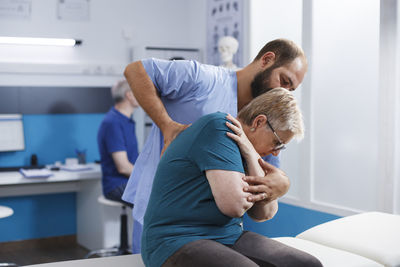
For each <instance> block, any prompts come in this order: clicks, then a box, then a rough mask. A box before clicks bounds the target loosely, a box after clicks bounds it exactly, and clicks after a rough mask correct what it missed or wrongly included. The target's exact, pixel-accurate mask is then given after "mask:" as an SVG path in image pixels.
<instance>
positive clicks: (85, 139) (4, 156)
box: [0, 114, 104, 167]
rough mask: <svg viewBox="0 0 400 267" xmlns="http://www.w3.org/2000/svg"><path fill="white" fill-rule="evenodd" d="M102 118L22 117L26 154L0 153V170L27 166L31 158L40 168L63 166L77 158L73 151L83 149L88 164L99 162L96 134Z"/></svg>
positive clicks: (88, 115)
mask: <svg viewBox="0 0 400 267" xmlns="http://www.w3.org/2000/svg"><path fill="white" fill-rule="evenodd" d="M103 117H104V114H53V115H23V123H24V133H25V150H24V151H16V152H0V167H9V166H22V165H29V164H30V157H31V155H32V154H36V155H37V156H38V160H39V164H52V163H54V162H55V161H61V162H64V160H65V158H71V157H76V154H75V149H80V150H82V149H86V150H87V152H86V160H87V162H94V161H95V160H100V156H99V151H98V148H97V141H96V138H97V130H98V129H99V126H100V123H101V121H102V119H103Z"/></svg>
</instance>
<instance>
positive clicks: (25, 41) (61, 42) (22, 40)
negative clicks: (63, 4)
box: [0, 36, 82, 46]
mask: <svg viewBox="0 0 400 267" xmlns="http://www.w3.org/2000/svg"><path fill="white" fill-rule="evenodd" d="M0 44H16V45H50V46H76V45H80V44H82V40H75V39H61V38H33V37H2V36H0Z"/></svg>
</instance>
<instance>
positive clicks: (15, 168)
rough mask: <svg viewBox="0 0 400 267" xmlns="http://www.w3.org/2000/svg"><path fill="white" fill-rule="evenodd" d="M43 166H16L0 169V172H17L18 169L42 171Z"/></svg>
mask: <svg viewBox="0 0 400 267" xmlns="http://www.w3.org/2000/svg"><path fill="white" fill-rule="evenodd" d="M44 167H46V166H44V165H37V166H17V167H0V172H18V171H19V170H20V169H25V170H35V169H43V168H44Z"/></svg>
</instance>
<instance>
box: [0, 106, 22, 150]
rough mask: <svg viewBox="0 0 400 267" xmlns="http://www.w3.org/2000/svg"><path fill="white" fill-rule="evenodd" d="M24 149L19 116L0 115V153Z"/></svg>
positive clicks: (20, 116) (20, 117)
mask: <svg viewBox="0 0 400 267" xmlns="http://www.w3.org/2000/svg"><path fill="white" fill-rule="evenodd" d="M24 149H25V141H24V126H23V123H22V115H21V114H0V151H18V150H24Z"/></svg>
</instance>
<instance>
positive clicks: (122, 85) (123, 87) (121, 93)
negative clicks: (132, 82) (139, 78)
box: [111, 79, 131, 104]
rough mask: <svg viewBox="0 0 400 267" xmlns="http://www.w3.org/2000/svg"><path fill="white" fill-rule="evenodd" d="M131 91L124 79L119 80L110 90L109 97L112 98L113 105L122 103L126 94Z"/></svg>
mask: <svg viewBox="0 0 400 267" xmlns="http://www.w3.org/2000/svg"><path fill="white" fill-rule="evenodd" d="M128 91H131V88H130V87H129V84H128V82H127V81H126V80H125V79H122V80H119V81H118V82H117V83H115V84H114V86H113V87H112V88H111V96H112V98H113V101H114V104H117V103H119V102H122V101H123V100H124V98H125V94H126V92H128Z"/></svg>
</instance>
